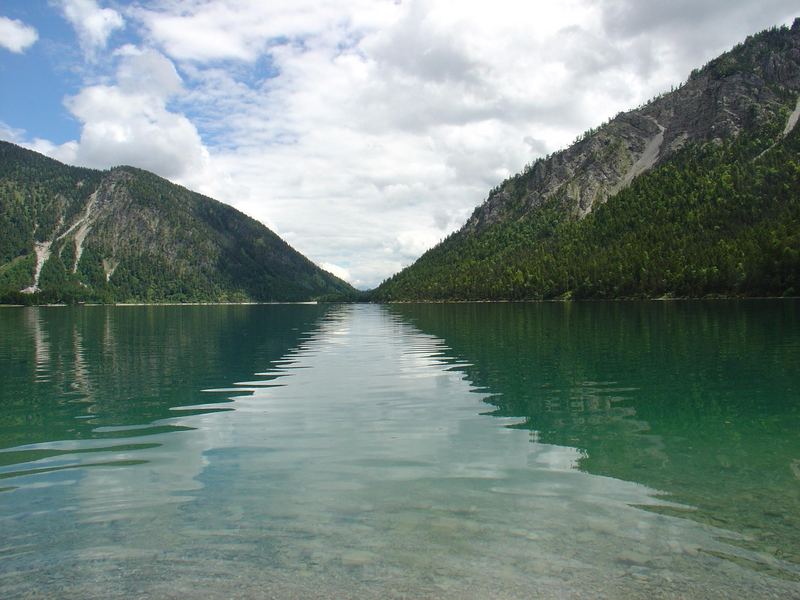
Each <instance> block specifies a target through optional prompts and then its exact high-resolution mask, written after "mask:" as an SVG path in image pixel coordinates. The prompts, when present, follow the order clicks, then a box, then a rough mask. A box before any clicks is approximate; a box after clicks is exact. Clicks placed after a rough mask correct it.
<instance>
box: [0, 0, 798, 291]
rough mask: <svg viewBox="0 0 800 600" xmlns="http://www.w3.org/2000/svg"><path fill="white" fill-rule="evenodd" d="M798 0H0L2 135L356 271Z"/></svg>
mask: <svg viewBox="0 0 800 600" xmlns="http://www.w3.org/2000/svg"><path fill="white" fill-rule="evenodd" d="M795 16H800V10H799V9H798V7H797V3H796V0H672V1H670V2H665V1H663V0H548V1H540V0H528V1H521V0H513V1H512V0H491V1H489V0H485V1H476V0H460V1H459V2H452V1H449V0H408V1H406V0H350V1H342V0H339V1H333V0H270V1H268V2H265V1H259V0H214V1H207V0H182V1H181V0H140V1H136V2H121V1H114V0H49V1H48V0H0V90H2V93H0V139H4V140H7V141H12V142H15V143H18V144H21V145H24V146H26V147H29V148H32V149H34V150H37V151H39V152H42V153H44V154H47V155H49V156H51V157H53V158H56V159H58V160H60V161H62V162H65V163H68V164H73V165H81V166H88V167H94V168H101V169H105V168H110V167H113V166H117V165H122V164H127V165H133V166H136V167H140V168H143V169H147V170H150V171H153V172H155V173H157V174H159V175H161V176H163V177H166V178H167V179H170V180H171V181H174V182H176V183H179V184H181V185H184V186H186V187H188V188H190V189H192V190H195V191H198V192H200V193H203V194H206V195H208V196H211V197H213V198H216V199H217V200H220V201H222V202H226V203H228V204H230V205H232V206H234V207H236V208H237V209H239V210H241V211H242V212H245V213H247V214H249V215H251V216H252V217H254V218H256V219H258V220H260V221H261V222H263V223H264V224H265V225H266V226H267V227H269V228H270V229H272V230H273V231H275V232H276V233H277V234H278V235H280V236H281V237H283V238H284V239H285V240H286V241H287V242H289V243H290V244H291V245H292V246H294V247H295V248H296V249H297V250H299V251H300V252H302V253H303V254H305V255H306V256H308V257H309V258H310V259H312V260H313V261H315V262H316V263H317V264H319V265H321V266H322V267H323V268H325V269H327V270H329V271H330V272H332V273H334V274H336V275H338V276H340V277H342V278H343V279H346V280H347V281H349V282H350V283H352V284H353V285H355V286H356V287H359V288H362V289H367V288H371V287H374V286H375V285H377V284H379V283H380V282H381V281H382V280H383V279H385V278H387V277H389V276H391V275H392V274H393V273H395V272H397V271H399V270H400V269H401V268H403V267H405V266H407V265H409V264H411V263H412V262H413V261H414V260H415V259H416V258H418V257H419V256H420V255H421V254H422V253H423V252H424V251H425V250H427V249H428V248H430V247H432V246H433V245H435V244H436V243H437V242H438V241H439V240H441V239H443V238H444V237H445V236H447V235H448V234H449V233H451V232H453V231H455V230H457V229H458V228H459V227H460V226H461V225H462V224H463V223H464V221H466V219H467V217H468V216H469V215H470V214H471V213H472V211H473V210H474V208H475V207H476V206H478V205H479V204H481V203H482V202H483V201H484V200H485V198H486V196H487V194H488V191H489V190H490V189H491V188H493V187H494V186H496V185H497V184H498V183H500V182H501V181H502V180H504V179H505V178H506V177H508V176H510V175H512V174H514V173H516V172H518V171H520V170H521V169H522V168H523V167H524V166H525V165H526V164H527V163H530V162H533V161H534V160H535V159H536V158H538V157H540V156H543V155H546V154H548V153H551V152H554V151H557V150H559V149H561V148H563V147H565V146H568V145H569V144H570V143H571V142H572V141H573V140H574V139H575V138H576V137H577V136H578V135H580V134H581V133H582V132H583V131H585V130H587V129H589V128H590V127H596V126H597V125H599V124H601V123H602V122H604V121H606V120H607V119H608V118H610V117H612V116H614V115H615V114H617V113H618V112H620V111H623V110H628V109H630V108H634V107H635V106H637V105H639V104H641V103H643V102H645V101H647V100H648V99H650V98H652V97H653V96H655V95H657V94H659V93H661V92H664V91H667V90H669V89H670V88H671V87H672V86H677V85H678V84H679V83H680V82H682V81H683V80H685V79H686V77H687V76H688V74H689V72H690V71H691V70H692V69H693V68H695V67H699V66H701V65H703V64H704V63H705V62H707V61H708V60H710V59H711V58H713V57H715V56H717V55H718V54H720V53H722V52H723V51H725V50H727V49H729V48H731V47H732V46H733V45H735V44H736V43H738V42H740V41H743V40H744V39H745V37H746V36H747V35H750V34H753V33H756V32H758V31H760V30H762V29H765V28H767V27H770V26H773V25H781V24H790V23H791V21H792V19H793V18H794V17H795Z"/></svg>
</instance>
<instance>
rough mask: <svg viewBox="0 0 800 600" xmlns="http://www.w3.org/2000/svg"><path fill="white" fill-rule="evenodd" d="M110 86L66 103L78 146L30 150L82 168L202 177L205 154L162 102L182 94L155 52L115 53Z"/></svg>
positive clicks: (186, 124)
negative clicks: (132, 168)
mask: <svg viewBox="0 0 800 600" xmlns="http://www.w3.org/2000/svg"><path fill="white" fill-rule="evenodd" d="M117 54H118V55H119V56H120V63H119V66H118V69H117V75H116V83H115V84H114V85H92V86H88V87H85V88H83V89H82V90H81V91H80V92H79V93H78V94H76V95H75V96H71V97H69V98H67V99H66V101H65V105H66V107H67V108H68V109H69V111H70V112H71V113H72V114H73V115H74V116H75V118H77V119H78V120H79V121H80V122H81V124H82V129H81V137H80V140H77V141H70V142H67V143H65V144H61V145H53V144H51V143H49V142H47V141H46V140H34V141H33V142H32V143H31V146H32V147H34V148H35V149H37V150H39V151H41V152H44V153H45V154H49V155H50V156H53V157H54V158H57V159H59V160H63V161H65V162H69V163H72V164H79V165H83V166H87V167H96V168H108V167H111V166H116V165H133V166H137V167H140V168H143V169H147V170H149V171H153V172H154V173H157V174H159V175H161V176H163V177H167V178H171V179H173V180H180V179H181V178H182V177H186V178H191V176H192V174H194V173H197V172H204V171H206V169H207V166H208V151H207V150H206V148H205V146H204V145H203V143H202V140H201V138H200V135H199V134H198V132H197V128H196V127H195V126H194V125H193V124H192V122H191V121H190V120H189V119H188V118H187V117H186V116H185V115H183V114H181V113H179V112H173V111H171V110H169V108H168V107H167V102H168V101H169V100H170V99H171V98H172V97H173V96H175V95H176V94H178V93H180V92H181V90H182V82H181V78H180V76H179V75H178V73H177V71H176V70H175V67H174V66H173V64H172V62H171V61H170V60H169V59H167V58H166V57H165V56H163V55H162V54H161V53H159V52H157V51H155V50H152V49H151V50H145V51H141V50H139V49H137V48H135V47H132V46H126V47H124V48H122V49H121V50H120V51H119V52H118V53H117Z"/></svg>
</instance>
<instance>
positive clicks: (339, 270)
mask: <svg viewBox="0 0 800 600" xmlns="http://www.w3.org/2000/svg"><path fill="white" fill-rule="evenodd" d="M319 266H320V267H322V268H323V269H325V270H326V271H327V272H328V273H333V274H334V275H336V277H338V278H339V279H344V280H345V281H348V280H350V279H351V277H352V276H351V275H350V270H349V269H345V268H344V267H340V266H339V265H335V264H333V263H329V262H323V263H320V265H319Z"/></svg>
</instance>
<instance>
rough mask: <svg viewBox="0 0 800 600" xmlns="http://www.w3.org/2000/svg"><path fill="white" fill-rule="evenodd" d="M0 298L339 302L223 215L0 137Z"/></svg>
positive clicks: (318, 279)
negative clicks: (0, 233)
mask: <svg viewBox="0 0 800 600" xmlns="http://www.w3.org/2000/svg"><path fill="white" fill-rule="evenodd" d="M0 231H2V232H3V233H2V236H0V301H3V302H20V303H26V304H28V303H37V302H54V301H66V302H74V301H80V300H86V301H99V302H115V301H116V302H125V301H128V302H186V301H235V302H239V301H299V300H312V299H315V298H320V297H326V296H341V295H345V296H346V295H351V294H354V293H355V291H354V290H353V288H352V287H350V285H349V284H347V283H345V282H344V281H342V280H340V279H338V278H336V277H334V276H333V275H331V274H330V273H328V272H326V271H324V270H322V269H320V268H319V267H317V266H316V265H315V264H314V263H312V262H311V261H310V260H308V259H307V258H305V257H304V256H303V255H301V254H300V253H298V252H297V251H295V250H294V249H293V248H292V247H291V246H289V245H288V244H287V243H286V242H284V241H283V240H282V239H281V238H280V237H278V236H277V235H276V234H275V233H273V232H272V231H270V230H269V229H267V228H266V227H264V226H263V225H262V224H261V223H259V222H258V221H256V220H255V219H251V218H250V217H248V216H246V215H244V214H242V213H241V212H239V211H237V210H235V209H234V208H232V207H230V206H228V205H226V204H222V203H221V202H217V201H216V200H213V199H211V198H207V197H205V196H202V195H200V194H197V193H194V192H191V191H189V190H187V189H185V188H183V187H180V186H178V185H175V184H172V183H170V182H168V181H166V180H165V179H162V178H160V177H157V176H156V175H154V174H152V173H148V172H147V171H142V170H140V169H135V168H133V167H117V168H114V169H111V170H108V171H97V170H93V169H84V168H78V167H70V166H67V165H64V164H61V163H59V162H57V161H55V160H52V159H50V158H47V157H45V156H42V155H41V154H38V153H36V152H32V151H30V150H26V149H24V148H21V147H19V146H16V145H14V144H10V143H7V142H0Z"/></svg>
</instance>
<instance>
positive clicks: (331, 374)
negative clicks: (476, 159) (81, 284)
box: [0, 300, 800, 599]
mask: <svg viewBox="0 0 800 600" xmlns="http://www.w3.org/2000/svg"><path fill="white" fill-rule="evenodd" d="M799 365H800V302H798V301H794V300H786V301H779V300H774V301H772V300H770V301H767V300H764V301H713V302H712V301H709V302H677V301H676V302H617V303H541V304H456V305H452V304H439V305H388V306H386V305H267V306H148V307H141V306H118V307H102V306H96V307H95V306H85V307H75V308H66V307H40V308H3V309H0V596H2V597H3V598H40V597H60V598H186V597H192V598H206V597H208V598H218V597H237V598H273V597H274V598H647V599H653V598H685V597H689V598H720V597H730V598H748V599H749V598H770V597H774V598H789V597H798V598H800V369H799V368H798V366H799Z"/></svg>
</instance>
